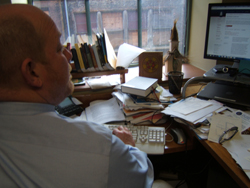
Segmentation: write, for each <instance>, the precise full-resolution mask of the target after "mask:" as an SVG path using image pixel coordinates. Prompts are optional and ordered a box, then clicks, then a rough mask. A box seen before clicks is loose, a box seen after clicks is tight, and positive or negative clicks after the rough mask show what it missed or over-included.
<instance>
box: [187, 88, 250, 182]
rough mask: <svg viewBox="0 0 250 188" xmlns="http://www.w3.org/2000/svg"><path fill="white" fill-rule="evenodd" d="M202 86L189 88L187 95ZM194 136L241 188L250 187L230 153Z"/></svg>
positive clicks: (218, 145) (220, 146)
mask: <svg viewBox="0 0 250 188" xmlns="http://www.w3.org/2000/svg"><path fill="white" fill-rule="evenodd" d="M200 87H201V86H200V85H197V84H193V85H190V86H189V87H187V90H186V92H187V94H188V95H189V94H192V93H196V92H197V91H198V90H199V89H200ZM191 134H193V136H194V137H195V138H197V139H198V140H199V142H200V143H201V144H202V145H203V146H204V147H205V148H206V150H207V151H208V152H209V153H210V154H211V155H212V156H213V157H214V159H216V160H217V162H218V163H219V164H220V165H221V166H222V167H223V168H224V169H225V170H226V172H227V173H228V174H229V175H230V176H231V177H232V178H233V179H234V181H235V182H236V183H237V184H238V185H239V186H240V187H250V180H249V178H248V177H247V175H246V174H245V172H244V171H243V170H242V169H241V168H240V167H239V166H238V165H237V163H236V162H235V160H234V159H233V158H232V156H231V155H230V153H229V152H228V151H227V150H226V149H225V148H224V147H223V146H222V145H221V144H218V143H214V142H211V141H208V140H200V139H199V138H198V137H197V136H196V134H195V133H194V132H192V133H191Z"/></svg>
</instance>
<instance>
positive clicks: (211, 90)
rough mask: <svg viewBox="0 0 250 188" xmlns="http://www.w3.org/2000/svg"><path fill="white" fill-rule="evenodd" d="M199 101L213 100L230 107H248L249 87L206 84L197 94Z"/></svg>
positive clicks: (249, 98)
mask: <svg viewBox="0 0 250 188" xmlns="http://www.w3.org/2000/svg"><path fill="white" fill-rule="evenodd" d="M197 97H198V98H201V99H214V100H217V101H220V102H222V103H225V104H226V105H228V106H231V107H237V108H239V107H248V108H249V107H250V87H249V86H248V87H247V86H246V87H243V86H242V85H234V84H233V83H232V84H225V83H220V82H219V83H216V82H215V83H212V82H210V83H208V84H207V85H206V87H205V88H204V89H203V90H201V91H200V92H199V93H198V94H197Z"/></svg>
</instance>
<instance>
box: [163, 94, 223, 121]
mask: <svg viewBox="0 0 250 188" xmlns="http://www.w3.org/2000/svg"><path fill="white" fill-rule="evenodd" d="M221 107H223V104H222V103H219V102H217V101H215V100H210V101H206V100H202V99H198V98H194V97H189V98H186V99H183V100H181V101H179V102H177V103H174V104H172V105H169V106H168V107H167V108H165V109H164V110H163V111H162V113H164V114H167V115H171V116H172V117H178V118H181V119H183V120H186V121H188V122H190V123H193V124H196V123H199V122H203V121H204V120H205V119H206V117H208V116H211V115H212V112H214V111H216V110H218V109H219V108H221Z"/></svg>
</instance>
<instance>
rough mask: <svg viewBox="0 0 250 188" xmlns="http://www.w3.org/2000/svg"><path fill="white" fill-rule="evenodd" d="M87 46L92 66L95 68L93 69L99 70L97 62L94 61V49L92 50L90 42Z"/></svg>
mask: <svg viewBox="0 0 250 188" xmlns="http://www.w3.org/2000/svg"><path fill="white" fill-rule="evenodd" d="M88 47H89V52H90V55H91V57H92V61H93V65H94V68H95V70H99V68H98V65H97V62H96V58H95V54H94V50H93V48H92V46H91V44H89V45H88Z"/></svg>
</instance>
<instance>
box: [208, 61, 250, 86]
mask: <svg viewBox="0 0 250 188" xmlns="http://www.w3.org/2000/svg"><path fill="white" fill-rule="evenodd" d="M234 64H235V65H234V66H239V64H238V63H234ZM237 64H238V65H237ZM223 67H229V68H233V66H232V67H230V66H228V65H222V64H218V65H216V66H215V67H213V68H212V69H210V70H209V71H207V72H206V73H205V74H204V75H203V76H204V77H205V78H207V79H211V80H224V81H229V82H234V83H242V84H247V85H249V84H250V76H249V75H246V74H240V75H237V74H236V75H233V76H232V75H231V76H230V74H229V73H224V72H223V71H222V69H223ZM216 70H217V71H216Z"/></svg>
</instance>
